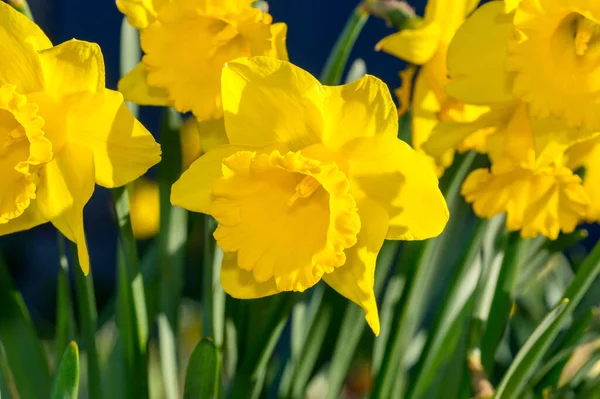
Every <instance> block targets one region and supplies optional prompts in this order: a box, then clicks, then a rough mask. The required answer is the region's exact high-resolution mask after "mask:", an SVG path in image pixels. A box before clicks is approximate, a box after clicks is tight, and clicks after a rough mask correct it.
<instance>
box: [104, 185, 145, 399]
mask: <svg viewBox="0 0 600 399" xmlns="http://www.w3.org/2000/svg"><path fill="white" fill-rule="evenodd" d="M131 190H132V186H131V185H128V186H125V187H118V188H115V189H113V198H114V202H115V212H116V215H117V221H118V224H119V246H118V254H119V260H118V262H117V264H118V290H119V291H118V292H119V294H118V299H117V305H118V306H117V309H116V312H117V324H118V326H119V331H120V334H121V338H122V343H123V348H124V352H125V353H124V358H125V359H126V361H127V369H126V370H127V373H128V377H129V378H130V379H131V381H132V383H131V384H129V385H128V388H130V391H129V392H128V395H129V396H133V397H137V398H144V397H148V374H147V370H146V369H147V367H146V362H147V355H146V345H147V343H148V318H147V310H146V295H145V290H144V284H143V281H142V275H141V274H140V265H139V263H140V262H139V258H138V252H137V243H136V241H135V238H134V236H133V229H132V227H131V219H130V215H129V193H130V192H131Z"/></svg>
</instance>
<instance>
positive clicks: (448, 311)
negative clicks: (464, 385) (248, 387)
mask: <svg viewBox="0 0 600 399" xmlns="http://www.w3.org/2000/svg"><path fill="white" fill-rule="evenodd" d="M487 225H488V222H487V221H482V220H478V221H477V226H476V227H475V229H474V230H473V232H472V234H471V237H470V240H469V247H468V248H466V250H465V252H464V256H463V258H462V261H461V262H460V266H459V268H458V270H457V271H456V274H455V277H454V279H453V281H452V283H451V286H450V289H449V290H448V292H447V293H446V295H445V297H444V298H443V299H442V301H441V307H440V309H439V311H438V314H437V316H436V319H435V321H434V324H433V327H432V328H431V330H430V334H429V336H428V338H427V343H426V344H425V349H424V351H423V354H422V356H421V359H420V361H419V363H418V365H417V371H416V378H414V379H413V380H412V381H411V384H410V385H409V392H408V395H407V397H408V398H421V397H423V394H424V393H425V391H426V390H427V389H428V388H429V386H430V385H431V384H432V383H433V381H434V380H436V378H437V377H438V374H439V368H440V366H441V365H442V364H443V363H444V362H445V361H447V359H449V358H451V357H452V354H453V353H454V352H455V349H456V345H457V344H458V340H459V337H461V336H462V335H464V334H463V330H464V329H465V321H466V319H467V316H468V315H469V313H470V311H471V309H470V308H471V307H472V303H470V302H471V299H472V297H473V293H474V292H475V289H476V286H477V282H478V278H479V275H480V274H481V256H480V253H481V243H482V241H483V236H484V233H485V232H486V229H487Z"/></svg>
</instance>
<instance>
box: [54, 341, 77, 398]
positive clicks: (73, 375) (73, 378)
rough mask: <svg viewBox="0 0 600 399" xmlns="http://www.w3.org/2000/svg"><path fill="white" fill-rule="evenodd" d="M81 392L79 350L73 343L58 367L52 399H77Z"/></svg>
mask: <svg viewBox="0 0 600 399" xmlns="http://www.w3.org/2000/svg"><path fill="white" fill-rule="evenodd" d="M78 392H79V349H78V348H77V344H76V343H75V342H71V343H70V344H69V345H68V346H67V349H66V350H65V354H64V355H63V357H62V360H61V361H60V364H59V365H58V369H57V371H56V377H54V387H53V388H52V396H51V398H52V399H77V393H78Z"/></svg>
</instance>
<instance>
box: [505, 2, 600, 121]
mask: <svg viewBox="0 0 600 399" xmlns="http://www.w3.org/2000/svg"><path fill="white" fill-rule="evenodd" d="M599 23H600V3H599V2H594V1H589V0H572V1H559V0H523V1H521V2H520V4H519V5H518V7H517V9H516V12H515V17H514V26H515V30H516V35H517V37H516V39H515V40H514V41H513V42H512V43H511V45H510V46H509V50H508V53H509V56H508V61H507V67H508V70H509V71H510V72H514V73H515V74H516V76H515V81H514V93H515V95H516V96H517V97H518V98H521V99H522V100H524V101H526V102H527V103H529V105H530V111H531V113H532V115H533V116H535V117H537V118H544V117H547V116H550V115H553V116H557V117H561V118H564V119H565V120H566V121H567V124H568V125H569V127H574V128H580V127H583V128H585V129H587V130H590V131H598V130H600V62H599V61H600V25H599Z"/></svg>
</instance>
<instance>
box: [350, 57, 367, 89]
mask: <svg viewBox="0 0 600 399" xmlns="http://www.w3.org/2000/svg"><path fill="white" fill-rule="evenodd" d="M366 74H367V63H366V62H365V60H363V59H362V58H357V59H356V60H354V62H353V63H352V65H350V69H349V70H348V74H347V75H346V81H345V83H352V82H355V81H357V80H358V79H360V78H362V77H363V76H365V75H366Z"/></svg>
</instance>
